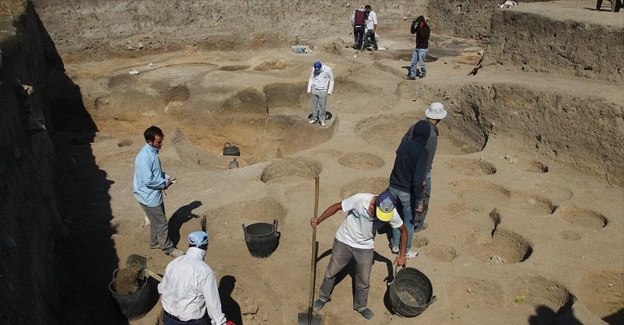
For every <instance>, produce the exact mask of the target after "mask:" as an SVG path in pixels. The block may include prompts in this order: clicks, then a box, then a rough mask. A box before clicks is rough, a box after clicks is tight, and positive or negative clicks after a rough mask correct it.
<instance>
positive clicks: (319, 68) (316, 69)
mask: <svg viewBox="0 0 624 325" xmlns="http://www.w3.org/2000/svg"><path fill="white" fill-rule="evenodd" d="M333 91H334V74H333V73H332V69H331V68H330V67H329V66H328V65H326V64H323V63H321V62H320V61H316V62H314V66H313V67H312V72H310V79H309V80H308V95H310V94H311V96H312V109H311V115H312V116H311V117H310V121H309V123H310V124H314V123H316V122H319V123H320V124H321V126H322V127H325V126H327V124H325V111H326V109H327V96H328V95H331V94H332V92H333Z"/></svg>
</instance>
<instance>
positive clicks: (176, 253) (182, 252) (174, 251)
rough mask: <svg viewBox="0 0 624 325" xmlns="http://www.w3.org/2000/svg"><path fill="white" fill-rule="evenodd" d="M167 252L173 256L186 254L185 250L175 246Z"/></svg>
mask: <svg viewBox="0 0 624 325" xmlns="http://www.w3.org/2000/svg"><path fill="white" fill-rule="evenodd" d="M165 254H167V255H169V256H172V257H180V256H182V255H184V251H183V250H180V249H177V248H174V249H172V250H170V251H169V252H167V253H165Z"/></svg>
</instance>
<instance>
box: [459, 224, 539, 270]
mask: <svg viewBox="0 0 624 325" xmlns="http://www.w3.org/2000/svg"><path fill="white" fill-rule="evenodd" d="M471 247H473V248H474V249H469V250H468V254H470V255H473V256H474V257H476V258H478V259H479V260H481V261H484V262H491V263H494V264H501V263H509V264H513V263H520V262H523V261H525V260H526V259H528V258H529V256H531V254H532V253H533V247H532V246H531V244H530V243H529V241H528V240H526V239H525V238H523V237H522V236H520V235H518V234H517V233H515V232H512V231H508V230H502V229H497V230H496V232H494V234H493V236H492V237H491V238H489V239H487V240H485V241H479V242H475V243H474V245H471Z"/></svg>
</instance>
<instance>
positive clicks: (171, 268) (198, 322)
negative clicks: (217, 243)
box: [158, 231, 235, 325]
mask: <svg viewBox="0 0 624 325" xmlns="http://www.w3.org/2000/svg"><path fill="white" fill-rule="evenodd" d="M188 241H189V249H188V251H186V255H183V256H181V257H178V258H176V259H174V260H173V261H171V263H169V265H167V268H166V269H165V275H164V276H163V279H162V282H161V283H160V284H159V285H158V292H159V293H160V294H161V295H162V298H161V301H162V305H163V321H164V323H165V325H181V324H192V325H208V321H207V320H206V317H205V316H206V312H207V313H208V316H210V319H211V323H212V325H235V324H234V323H233V322H232V321H228V320H227V319H225V314H223V312H222V311H221V298H220V297H219V290H218V287H217V281H216V279H215V275H214V273H213V272H212V269H211V268H210V266H208V264H206V263H205V262H204V258H205V257H206V251H207V250H208V234H207V233H205V232H203V231H195V232H192V233H190V234H189V235H188Z"/></svg>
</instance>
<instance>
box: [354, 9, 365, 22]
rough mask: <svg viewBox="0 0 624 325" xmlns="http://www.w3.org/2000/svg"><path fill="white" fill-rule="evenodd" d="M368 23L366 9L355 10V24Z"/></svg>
mask: <svg viewBox="0 0 624 325" xmlns="http://www.w3.org/2000/svg"><path fill="white" fill-rule="evenodd" d="M365 23H366V11H359V10H356V11H355V17H354V19H353V24H354V25H364V24H365Z"/></svg>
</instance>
